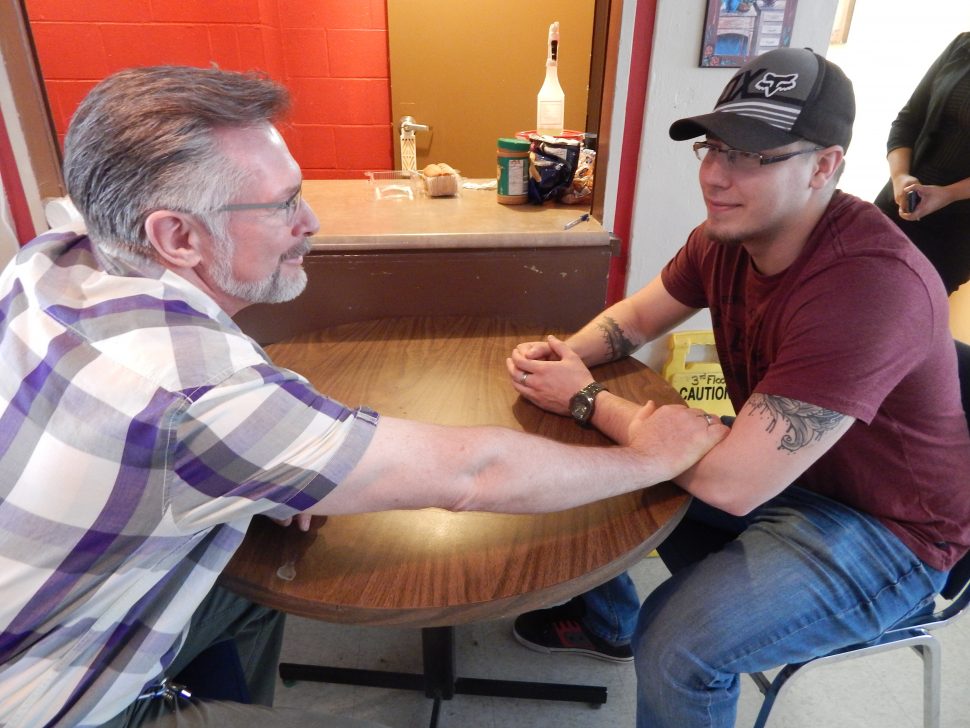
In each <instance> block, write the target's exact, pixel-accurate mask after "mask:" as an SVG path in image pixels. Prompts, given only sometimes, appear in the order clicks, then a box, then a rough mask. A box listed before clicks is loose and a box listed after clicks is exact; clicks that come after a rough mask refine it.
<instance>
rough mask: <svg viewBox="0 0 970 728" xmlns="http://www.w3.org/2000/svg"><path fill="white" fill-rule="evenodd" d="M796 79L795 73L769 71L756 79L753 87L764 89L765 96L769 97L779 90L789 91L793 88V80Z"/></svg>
mask: <svg viewBox="0 0 970 728" xmlns="http://www.w3.org/2000/svg"><path fill="white" fill-rule="evenodd" d="M797 80H798V74H797V73H787V74H785V75H779V74H777V73H771V72H770V71H769V72H768V73H766V74H765V75H764V76H762V77H761V78H759V79H758V82H757V83H756V84H755V85H754V87H755V88H756V89H758V90H759V91H764V92H765V96H766V97H768V98H770V97H772V96H774V95H775V94H776V93H777V92H779V91H791V90H792V89H793V88H795V82H796V81H797Z"/></svg>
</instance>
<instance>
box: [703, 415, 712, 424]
mask: <svg viewBox="0 0 970 728" xmlns="http://www.w3.org/2000/svg"><path fill="white" fill-rule="evenodd" d="M704 419H705V420H707V426H708V427H710V426H711V425H713V424H714V418H713V417H711V416H710V415H704Z"/></svg>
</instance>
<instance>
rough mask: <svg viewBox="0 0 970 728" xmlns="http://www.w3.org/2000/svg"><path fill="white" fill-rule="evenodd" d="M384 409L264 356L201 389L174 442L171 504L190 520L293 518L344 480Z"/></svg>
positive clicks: (176, 514) (191, 524) (181, 518)
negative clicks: (360, 403) (339, 398)
mask: <svg viewBox="0 0 970 728" xmlns="http://www.w3.org/2000/svg"><path fill="white" fill-rule="evenodd" d="M377 422H378V416H377V414H376V413H375V412H373V411H371V410H369V409H366V408H363V407H360V408H356V409H351V408H348V407H346V406H344V405H343V404H341V403H339V402H335V401H334V400H331V399H329V398H327V397H325V396H323V395H322V394H320V393H319V392H317V391H316V390H315V389H314V388H313V386H312V385H311V384H310V383H309V382H308V381H307V380H306V379H304V378H303V377H301V376H299V375H297V374H295V373H293V372H290V371H288V370H284V369H279V368H276V367H273V366H270V365H265V366H264V365H260V366H254V367H249V368H246V369H244V370H242V371H239V372H236V373H235V374H234V375H233V376H232V377H231V378H229V379H227V380H226V381H223V382H221V383H219V384H218V385H217V386H214V387H212V388H210V389H208V390H207V391H204V392H195V393H193V394H192V397H191V404H190V405H189V406H188V407H187V408H186V409H185V411H184V414H183V416H182V418H181V421H180V422H179V423H178V424H177V426H176V427H175V428H174V429H173V432H174V433H175V434H174V440H175V442H173V443H172V445H171V447H170V448H168V451H169V453H170V457H171V458H172V463H171V466H170V468H169V478H168V489H167V490H168V492H167V493H166V496H167V501H168V502H167V505H168V507H169V508H170V509H171V511H172V515H173V518H174V519H175V520H176V521H177V522H180V523H181V526H182V527H183V528H192V529H196V528H202V527H206V526H211V525H214V524H216V523H221V522H226V521H230V520H233V519H236V518H240V517H245V516H252V515H256V514H260V513H261V514H265V515H268V516H272V517H274V518H288V517H290V516H293V515H295V514H297V513H300V512H302V511H304V510H306V509H307V508H310V507H311V506H313V505H314V504H315V503H317V502H319V501H320V500H322V499H323V498H324V497H325V496H326V495H327V494H328V493H330V492H331V491H332V490H333V489H334V488H336V487H337V486H338V485H339V484H340V482H341V481H342V480H343V479H344V478H345V477H346V476H347V474H348V473H350V471H351V470H352V469H353V468H354V466H355V465H356V464H357V462H358V461H359V460H360V458H361V457H362V456H363V454H364V451H365V450H366V449H367V446H368V445H369V444H370V441H371V439H372V437H373V435H374V431H375V428H376V425H377Z"/></svg>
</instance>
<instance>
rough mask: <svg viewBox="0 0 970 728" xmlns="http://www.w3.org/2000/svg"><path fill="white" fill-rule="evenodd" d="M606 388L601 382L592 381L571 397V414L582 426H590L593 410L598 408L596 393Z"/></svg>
mask: <svg viewBox="0 0 970 728" xmlns="http://www.w3.org/2000/svg"><path fill="white" fill-rule="evenodd" d="M605 389H606V387H604V386H603V385H602V384H600V383H599V382H591V383H589V384H587V385H586V386H585V387H583V388H582V389H580V390H579V391H578V392H576V394H574V395H573V396H572V397H571V398H570V399H569V414H571V415H572V416H573V419H574V420H576V422H577V423H578V424H579V426H580V427H589V421H590V419H592V417H593V410H594V409H596V395H597V394H599V393H600V392H602V391H604V390H605Z"/></svg>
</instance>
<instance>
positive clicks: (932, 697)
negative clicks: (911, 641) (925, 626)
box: [913, 635, 942, 728]
mask: <svg viewBox="0 0 970 728" xmlns="http://www.w3.org/2000/svg"><path fill="white" fill-rule="evenodd" d="M927 637H928V638H929V639H927V640H926V641H925V642H923V643H922V644H918V645H914V646H913V649H914V650H916V651H917V652H918V653H919V656H920V657H921V658H923V727H924V728H940V704H941V702H942V700H941V692H942V691H941V682H942V676H941V671H940V665H941V659H940V653H941V649H940V648H941V645H940V642H939V640H937V639H936V637H934V636H933V635H927Z"/></svg>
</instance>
